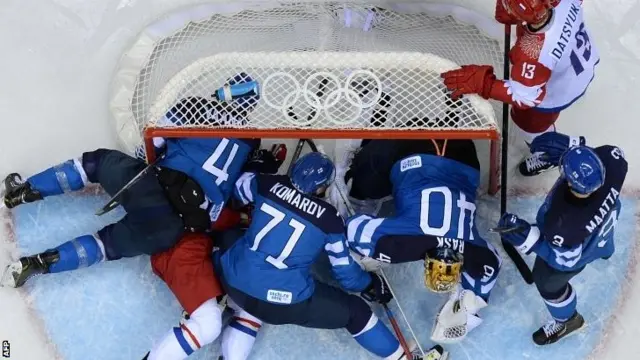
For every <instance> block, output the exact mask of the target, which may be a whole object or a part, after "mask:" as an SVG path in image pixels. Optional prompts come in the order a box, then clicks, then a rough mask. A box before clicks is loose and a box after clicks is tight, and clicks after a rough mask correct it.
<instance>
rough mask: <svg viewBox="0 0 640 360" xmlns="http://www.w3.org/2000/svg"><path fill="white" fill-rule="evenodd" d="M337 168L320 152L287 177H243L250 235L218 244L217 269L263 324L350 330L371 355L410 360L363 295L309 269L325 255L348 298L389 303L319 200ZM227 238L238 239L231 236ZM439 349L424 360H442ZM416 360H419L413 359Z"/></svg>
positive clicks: (238, 190) (239, 191) (240, 188)
mask: <svg viewBox="0 0 640 360" xmlns="http://www.w3.org/2000/svg"><path fill="white" fill-rule="evenodd" d="M333 173H334V166H333V163H332V162H331V161H330V160H329V159H328V158H327V157H326V156H325V155H322V154H321V153H310V154H307V155H305V156H303V157H302V158H300V159H299V160H298V161H297V162H296V163H295V165H294V167H293V168H292V172H291V178H289V177H288V176H286V175H281V176H278V175H262V174H254V173H245V174H244V175H242V176H241V178H240V179H239V180H238V182H237V183H236V187H235V190H234V196H235V198H236V199H238V200H240V201H241V202H242V203H244V204H250V203H252V204H254V206H255V209H254V211H253V212H252V222H251V225H250V226H249V228H248V229H247V231H246V233H244V234H242V233H238V234H235V236H232V237H233V239H231V240H226V241H225V242H226V243H231V242H233V244H232V245H221V249H222V250H221V251H218V252H216V253H215V255H214V256H215V258H214V263H215V264H216V270H217V273H218V274H219V275H220V278H221V282H222V285H223V288H224V289H225V291H226V292H227V294H228V296H229V298H230V299H232V300H233V301H234V302H235V303H236V304H238V305H239V306H240V307H242V308H243V309H245V310H246V311H247V312H248V313H250V314H251V315H253V316H255V317H256V318H259V319H261V320H262V321H263V322H265V323H268V324H274V325H281V324H296V325H300V326H304V327H309V328H319V329H339V328H345V329H347V331H349V333H351V334H352V335H353V337H354V339H355V340H356V341H357V342H358V343H359V344H360V345H361V346H362V347H364V348H365V349H367V350H368V351H369V352H371V353H372V354H374V355H376V356H378V357H380V358H383V359H388V360H399V359H402V360H408V359H407V357H406V355H405V354H404V352H403V349H402V347H401V346H400V343H399V342H398V340H397V339H396V338H395V337H394V335H393V333H392V332H391V331H390V330H389V329H388V328H387V327H386V326H385V325H384V324H383V323H382V321H380V320H379V319H378V318H377V317H376V315H375V314H374V313H373V312H372V310H371V308H370V307H369V305H368V304H367V303H366V302H365V301H364V300H363V299H362V298H361V297H359V296H356V295H351V294H348V293H347V292H345V291H343V290H340V289H338V288H335V287H332V286H329V285H327V284H324V283H322V282H319V281H317V280H316V279H314V277H313V276H311V274H310V268H311V266H312V264H313V263H314V262H315V261H316V260H317V258H318V256H320V255H321V254H322V253H323V252H326V253H327V254H328V256H329V260H330V263H331V265H332V270H333V274H334V276H335V278H336V279H337V280H338V282H339V283H340V284H341V286H342V287H343V288H344V289H345V290H346V291H349V292H362V293H366V294H368V295H370V296H371V297H372V298H374V299H376V300H377V301H379V302H382V303H387V302H389V301H390V300H391V298H392V297H391V294H390V292H389V289H388V287H387V284H386V283H385V282H384V280H383V279H382V278H380V277H379V276H377V275H374V274H368V273H366V272H365V271H364V270H362V269H361V268H360V267H359V266H358V264H356V263H355V262H354V261H353V259H352V258H351V256H350V255H349V248H348V247H347V244H346V238H345V228H344V222H343V220H342V217H341V216H340V215H339V214H338V212H337V211H336V209H335V208H334V207H333V206H331V205H330V204H328V203H326V202H325V201H323V200H321V199H320V198H318V197H316V194H319V193H321V192H323V190H324V189H325V188H326V186H327V185H328V184H329V183H330V182H331V181H332V179H333ZM226 235H233V234H229V233H227V234H226ZM443 353H444V352H443V349H442V347H440V346H437V347H434V348H433V349H431V350H430V352H429V353H428V355H427V357H426V359H431V360H436V359H440V358H441V356H442V357H444V356H446V354H443ZM412 357H413V359H422V357H420V356H413V355H412Z"/></svg>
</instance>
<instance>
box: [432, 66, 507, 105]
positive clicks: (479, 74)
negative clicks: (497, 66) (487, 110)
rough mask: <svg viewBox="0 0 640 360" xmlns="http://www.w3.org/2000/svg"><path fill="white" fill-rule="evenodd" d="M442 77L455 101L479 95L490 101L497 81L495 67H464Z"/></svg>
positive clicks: (443, 74) (448, 72)
mask: <svg viewBox="0 0 640 360" xmlns="http://www.w3.org/2000/svg"><path fill="white" fill-rule="evenodd" d="M440 76H441V77H442V78H443V79H444V85H445V86H446V87H447V89H449V90H451V91H452V94H451V98H453V100H457V99H459V98H460V97H461V96H462V95H464V94H478V95H480V96H482V97H483V98H485V99H489V95H490V94H491V87H492V86H493V84H494V82H495V81H496V76H495V75H494V74H493V67H492V66H488V65H463V66H462V68H460V69H457V70H451V71H447V72H445V73H442V74H441V75H440Z"/></svg>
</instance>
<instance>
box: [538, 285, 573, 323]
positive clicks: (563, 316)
mask: <svg viewBox="0 0 640 360" xmlns="http://www.w3.org/2000/svg"><path fill="white" fill-rule="evenodd" d="M563 295H564V296H562V298H561V299H544V304H545V305H546V306H547V310H549V313H550V314H551V316H552V317H553V318H554V320H556V321H560V322H564V321H567V320H569V319H570V318H571V317H572V316H573V314H575V313H576V306H577V305H578V294H577V293H576V291H575V290H574V289H573V286H571V284H567V290H566V291H565V293H564V294H563Z"/></svg>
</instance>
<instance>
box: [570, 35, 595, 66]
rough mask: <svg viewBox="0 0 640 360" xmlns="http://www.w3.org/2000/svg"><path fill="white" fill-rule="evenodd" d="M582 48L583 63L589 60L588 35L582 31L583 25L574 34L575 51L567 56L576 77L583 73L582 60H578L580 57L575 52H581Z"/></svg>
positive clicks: (589, 44) (589, 45) (589, 42)
mask: <svg viewBox="0 0 640 360" xmlns="http://www.w3.org/2000/svg"><path fill="white" fill-rule="evenodd" d="M582 47H584V51H583V52H582V58H583V59H584V61H589V59H591V41H590V40H589V34H587V32H586V31H585V29H584V23H582V24H580V28H579V29H578V32H577V33H576V49H575V50H571V54H569V60H571V66H572V67H573V71H574V72H575V73H576V75H580V74H581V73H582V72H583V71H584V65H582V60H580V56H579V55H578V54H576V51H579V50H581V49H582Z"/></svg>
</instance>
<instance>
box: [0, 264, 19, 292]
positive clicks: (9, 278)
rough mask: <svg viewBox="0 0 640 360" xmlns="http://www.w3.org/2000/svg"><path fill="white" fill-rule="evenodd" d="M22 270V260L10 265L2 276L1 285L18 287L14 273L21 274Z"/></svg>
mask: <svg viewBox="0 0 640 360" xmlns="http://www.w3.org/2000/svg"><path fill="white" fill-rule="evenodd" d="M21 271H22V263H21V262H20V261H18V262H15V263H13V264H10V265H8V266H7V267H6V268H5V270H4V272H3V273H2V278H0V287H12V288H15V287H17V286H16V277H15V276H14V274H16V273H17V274H19V273H20V272H21Z"/></svg>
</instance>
